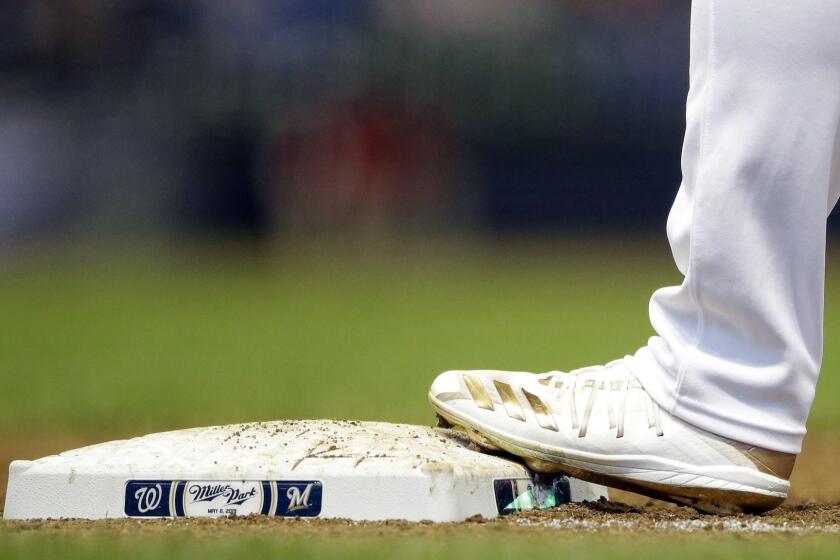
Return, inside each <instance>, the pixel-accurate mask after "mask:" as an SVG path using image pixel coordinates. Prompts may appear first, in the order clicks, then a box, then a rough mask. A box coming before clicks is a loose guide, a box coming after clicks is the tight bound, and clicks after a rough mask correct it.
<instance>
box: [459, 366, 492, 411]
mask: <svg viewBox="0 0 840 560" xmlns="http://www.w3.org/2000/svg"><path fill="white" fill-rule="evenodd" d="M464 384H465V385H466V386H467V389H468V390H469V392H470V395H471V396H472V398H473V401H475V404H476V406H478V407H479V408H483V409H484V410H496V408H495V407H494V406H493V400H492V399H491V398H490V393H488V392H487V389H485V388H484V385H482V384H481V381H479V380H478V379H476V378H475V377H473V376H472V375H465V376H464Z"/></svg>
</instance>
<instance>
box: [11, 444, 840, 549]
mask: <svg viewBox="0 0 840 560" xmlns="http://www.w3.org/2000/svg"><path fill="white" fill-rule="evenodd" d="M101 440H102V438H99V439H98V441H101ZM95 442H96V441H95V440H93V439H92V438H81V437H72V436H66V437H50V438H14V437H5V438H0V468H1V469H2V474H0V506H2V504H3V503H4V502H5V492H6V479H7V475H8V464H9V462H10V461H11V460H12V459H32V458H36V457H41V456H44V455H48V454H52V453H56V452H59V451H63V450H67V449H71V448H75V447H79V446H83V445H87V444H91V443H95ZM838 458H840V442H838V441H836V439H835V438H829V437H823V438H820V437H810V438H809V439H808V440H807V441H806V445H805V451H804V453H803V454H802V455H801V457H800V459H799V461H798V462H797V465H796V469H795V471H794V475H793V479H792V483H793V486H792V492H791V497H790V500H788V503H786V504H785V505H784V506H783V507H781V508H779V509H777V510H775V511H773V512H770V513H767V514H764V515H760V516H750V515H737V516H724V517H719V516H712V515H703V514H699V513H697V512H695V511H694V510H692V509H690V508H683V507H676V506H672V505H670V504H663V503H661V502H656V501H653V500H649V499H647V498H645V497H642V496H637V495H634V494H629V493H626V492H616V491H613V492H612V493H611V499H612V501H611V502H607V503H597V504H585V505H567V506H563V507H560V508H556V509H553V510H549V511H543V512H527V513H522V514H517V515H513V516H509V517H506V518H503V519H498V520H482V519H475V520H471V521H468V522H467V523H466V525H476V524H481V525H482V526H487V527H488V528H490V527H496V528H501V527H504V528H505V529H510V530H537V529H539V530H558V529H563V530H573V531H585V532H591V531H598V530H609V531H615V532H634V533H639V532H677V533H683V532H688V533H692V532H699V531H721V532H738V533H741V532H745V533H757V534H758V533H762V534H764V533H786V534H788V533H793V534H800V533H814V532H816V533H840V480H838V477H837V476H836V474H835V473H836V462H837V460H838ZM462 525H465V524H442V525H434V526H432V525H430V524H422V523H421V524H417V523H403V522H386V523H351V522H348V521H341V520H337V521H329V520H326V521H324V520H319V521H301V520H285V519H276V518H258V517H250V518H240V519H221V520H196V519H188V520H183V519H179V520H162V521H137V520H109V521H97V522H85V521H38V522H5V523H3V524H2V526H3V529H4V530H6V531H15V532H16V531H28V530H39V531H46V532H65V531H69V532H78V531H81V532H85V531H91V530H99V529H102V530H107V531H109V532H110V531H116V532H125V531H131V532H135V531H140V532H152V533H156V532H161V531H169V530H178V529H183V530H188V531H213V532H217V531H243V530H246V531H249V532H250V531H254V532H261V531H272V532H276V531H281V532H282V531H294V532H296V533H297V532H303V533H304V534H305V533H306V532H307V531H313V530H315V531H318V532H323V531H327V532H333V531H334V532H345V531H347V530H348V529H349V528H351V527H352V528H353V529H354V531H355V530H357V529H359V528H368V529H371V530H375V532H376V533H377V534H379V533H380V532H384V533H390V532H395V531H399V532H400V533H401V534H402V533H404V532H405V531H409V532H412V533H414V532H417V533H420V534H422V533H425V532H435V531H449V530H451V527H453V526H462ZM362 532H366V530H363V531H362Z"/></svg>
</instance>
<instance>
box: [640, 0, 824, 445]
mask: <svg viewBox="0 0 840 560" xmlns="http://www.w3.org/2000/svg"><path fill="white" fill-rule="evenodd" d="M682 168H683V182H682V185H681V187H680V190H679V193H678V194H677V198H676V202H675V203H674V207H673V210H672V212H671V215H670V218H669V220H668V237H669V240H670V242H671V247H672V250H673V254H674V258H675V260H676V264H677V267H678V268H679V270H680V271H681V272H682V274H683V275H684V276H685V278H684V281H683V283H682V285H680V286H675V287H670V288H663V289H661V290H659V291H657V292H656V293H655V294H654V296H653V299H652V300H651V304H650V316H651V321H652V323H653V327H654V329H655V331H656V332H657V333H658V336H656V337H654V338H652V339H651V340H650V341H649V343H648V345H647V346H646V347H645V348H643V349H642V350H640V351H639V352H638V354H636V356H635V357H633V358H632V359H630V360H629V365H630V367H631V368H632V370H633V372H634V373H635V374H636V375H637V376H638V377H639V379H640V381H641V382H642V384H643V385H644V387H645V388H646V390H647V391H648V392H649V393H650V395H651V396H652V397H653V399H654V400H656V401H657V402H658V403H659V404H660V405H661V406H662V407H663V408H665V409H666V410H669V411H670V412H671V413H672V414H673V415H675V416H676V417H678V418H681V419H683V420H685V421H686V422H689V423H691V424H693V425H695V426H698V427H700V428H703V429H705V430H708V431H710V432H713V433H716V434H719V435H722V436H724V437H728V438H731V439H734V440H737V441H740V442H744V443H750V444H753V445H758V446H761V447H765V448H768V449H772V450H776V451H782V452H787V453H798V452H799V451H800V450H801V444H802V438H803V437H804V435H805V423H806V420H807V417H808V412H809V409H810V407H811V404H812V402H813V398H814V389H815V385H816V382H817V376H818V374H819V370H820V364H821V360H822V348H823V287H824V272H825V244H826V217H827V215H828V213H829V212H830V211H831V209H832V207H833V206H834V204H835V202H836V201H837V197H838V191H840V1H838V0H694V3H693V7H692V23H691V66H690V91H689V94H688V104H687V128H686V136H685V144H684V148H683V158H682Z"/></svg>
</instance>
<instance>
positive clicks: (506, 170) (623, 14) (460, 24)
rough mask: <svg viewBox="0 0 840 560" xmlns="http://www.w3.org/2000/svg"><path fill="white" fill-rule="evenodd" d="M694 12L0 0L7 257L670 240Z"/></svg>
mask: <svg viewBox="0 0 840 560" xmlns="http://www.w3.org/2000/svg"><path fill="white" fill-rule="evenodd" d="M689 8H690V6H689V2H687V1H685V2H674V1H673V0H670V1H669V0H599V1H598V2H591V1H586V0H518V1H516V2H511V1H510V0H236V1H222V2H220V1H213V0H179V1H177V2H173V1H170V0H119V1H116V2H115V1H113V0H5V1H4V2H2V3H0V239H2V240H7V241H8V240H12V241H14V240H17V239H30V238H32V237H40V236H55V235H72V234H76V233H79V234H85V233H91V232H93V233H99V232H102V233H114V234H120V233H126V232H131V233H135V232H141V233H142V232H150V233H157V232H167V233H172V234H174V235H177V234H181V233H186V234H190V235H192V234H195V233H204V232H209V233H213V234H216V233H233V234H245V235H282V234H284V233H287V232H291V233H316V234H318V233H322V232H326V233H335V234H339V235H367V234H374V235H379V234H393V233H397V234H399V233H403V232H414V231H422V232H451V231H455V232H458V231H491V232H494V231H541V230H553V229H563V230H580V229H590V230H600V229H604V228H607V229H627V228H649V227H656V228H658V229H662V227H663V226H664V222H665V216H666V212H667V209H668V207H669V205H670V203H671V199H672V197H673V194H674V192H675V191H676V188H677V186H678V182H679V177H680V170H679V154H680V149H681V139H682V133H683V126H684V116H683V113H684V104H685V95H686V90H687V72H688V29H689Z"/></svg>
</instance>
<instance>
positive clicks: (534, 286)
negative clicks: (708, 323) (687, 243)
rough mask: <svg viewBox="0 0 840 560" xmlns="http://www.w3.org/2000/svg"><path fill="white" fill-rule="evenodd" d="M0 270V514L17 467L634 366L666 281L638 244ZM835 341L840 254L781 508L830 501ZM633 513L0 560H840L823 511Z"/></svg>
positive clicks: (55, 257) (134, 543) (50, 552)
mask: <svg viewBox="0 0 840 560" xmlns="http://www.w3.org/2000/svg"><path fill="white" fill-rule="evenodd" d="M4 261H5V264H4V267H3V269H2V270H0V312H1V313H2V316H3V321H2V327H0V328H2V333H0V376H2V387H1V388H0V469H2V476H0V504H2V499H3V498H2V497H3V496H4V494H5V484H6V480H5V476H6V472H7V465H8V462H9V461H10V460H11V459H13V458H34V457H37V456H41V455H44V454H48V453H54V452H57V451H61V450H64V449H67V448H70V447H76V446H79V445H82V444H87V443H94V442H98V441H103V440H106V439H113V438H117V437H127V436H132V435H140V434H144V433H148V432H153V431H162V430H169V429H177V428H183V427H191V426H202V425H211V424H225V423H233V422H239V421H250V420H270V419H282V418H352V419H365V420H367V419H369V420H384V421H395V422H409V423H418V424H429V423H431V422H432V421H433V415H432V413H431V411H430V409H429V407H428V405H427V404H426V391H427V388H428V384H429V383H430V381H431V380H432V379H433V378H434V376H435V375H436V373H438V372H440V371H442V370H445V369H454V368H494V369H522V370H529V371H547V370H551V369H571V368H575V367H580V366H585V365H591V364H594V363H603V362H606V361H609V360H612V359H614V358H616V357H620V356H622V355H624V354H626V353H631V352H633V351H634V350H635V349H636V348H637V347H638V346H640V345H641V344H643V343H644V342H645V340H646V339H647V337H648V336H650V335H651V329H650V326H649V324H648V321H647V314H646V312H647V301H648V298H649V296H650V293H651V292H652V290H653V289H655V288H656V287H658V286H660V285H662V284H663V283H669V282H678V281H679V276H678V274H677V272H676V270H674V268H673V264H672V263H671V261H670V258H669V254H668V249H667V245H665V243H664V242H660V241H649V240H634V239H630V240H624V241H622V242H616V241H614V240H611V241H609V242H607V241H604V242H599V241H591V240H590V241H580V240H573V239H565V240H548V241H542V242H538V243H537V242H527V243H525V242H517V241H504V242H496V243H494V244H492V245H491V244H487V243H481V242H477V243H461V244H455V245H453V244H450V243H444V242H439V243H428V242H426V243H420V242H411V243H401V244H394V245H391V246H382V245H379V246H376V247H369V246H361V247H360V246H359V245H352V246H351V245H346V246H342V245H340V244H336V243H325V244H318V243H311V242H307V243H292V244H288V245H280V246H272V247H254V246H236V245H220V246H208V245H206V244H205V245H195V246H182V247H181V248H179V249H172V248H171V247H170V248H161V247H155V246H154V245H152V244H148V245H144V246H143V248H140V249H138V247H137V246H132V247H131V248H130V250H129V249H128V247H123V246H121V245H119V244H115V245H113V246H108V247H102V246H99V247H95V248H91V247H87V248H78V247H74V248H67V247H50V248H44V247H41V248H38V249H33V250H30V251H27V252H24V253H16V254H13V255H12V254H7V255H6V256H5V258H4ZM838 340H840V255H830V256H829V276H828V281H827V296H826V352H825V364H824V374H823V376H822V379H821V380H820V384H819V387H818V395H817V401H816V404H815V406H814V409H813V413H812V417H811V420H810V423H809V428H810V435H809V439H808V441H807V443H806V453H805V454H804V455H803V457H802V461H800V464H799V466H798V467H797V472H796V473H795V478H794V494H793V496H792V501H793V503H794V504H806V503H807V502H809V501H810V502H817V503H820V504H831V503H835V504H836V503H838V502H840V483H838V481H837V480H836V475H834V474H832V473H833V472H834V470H835V469H834V463H835V462H836V460H837V459H838V458H840V408H838V407H837V405H836V403H837V402H840V375H837V370H838V369H840V343H835V342H836V341H838ZM576 507H580V506H576ZM645 507H646V506H641V505H637V507H636V508H635V509H634V508H629V509H625V510H621V511H620V512H617V513H614V514H613V513H611V512H610V511H605V510H604V509H603V508H601V509H599V510H597V511H596V512H595V513H597V514H598V517H597V519H595V520H593V521H592V522H591V523H589V522H586V523H584V522H580V523H577V522H575V520H576V519H578V520H579V519H580V518H581V515H582V513H581V511H580V510H575V509H570V510H568V511H566V512H565V513H563V512H562V511H561V512H559V513H558V514H557V515H556V516H555V517H554V518H552V519H548V520H546V519H544V518H538V519H537V518H532V517H528V516H527V515H526V516H524V517H522V518H518V519H514V520H513V521H511V520H507V521H504V522H488V523H478V522H473V523H465V524H457V525H447V526H442V527H432V526H428V525H414V526H406V525H402V524H369V525H361V526H351V525H348V524H346V523H340V522H336V523H330V522H319V523H305V522H288V521H287V522H284V521H282V520H270V521H265V520H263V521H258V520H236V521H221V522H201V523H198V522H192V523H190V522H189V520H186V521H179V522H177V523H172V522H168V521H165V522H152V523H146V524H141V523H138V522H134V521H131V522H111V523H77V522H48V523H11V522H0V558H15V557H21V558H23V557H37V556H42V557H66V558H110V557H124V558H199V557H200V558H208V559H211V558H236V557H242V558H246V557H247V558H251V557H272V558H279V557H283V556H291V557H341V558H348V557H349V558H353V557H359V558H368V557H385V556H403V557H410V558H415V557H416V558H427V557H459V558H482V559H487V558H494V557H516V556H520V555H521V556H524V557H536V556H541V557H553V558H557V557H558V556H559V555H569V556H570V557H592V558H621V557H633V556H646V557H650V556H651V555H655V554H658V555H665V554H669V553H670V552H673V551H674V550H675V549H674V547H675V546H679V547H680V548H679V551H680V556H681V557H684V558H695V557H696V558H700V557H703V558H729V557H743V556H745V555H752V554H754V555H756V557H764V556H773V555H775V554H779V555H784V556H785V557H787V558H808V557H825V556H830V555H832V554H833V555H837V554H840V513H838V508H837V507H836V506H830V505H825V506H822V505H813V504H812V505H811V506H808V507H806V506H805V505H795V506H794V507H792V508H790V509H788V510H786V512H785V513H784V515H788V514H789V515H790V517H791V520H792V522H791V523H790V524H789V525H790V526H787V525H785V519H784V517H783V515H782V516H779V515H778V514H777V515H776V517H774V518H773V519H772V520H768V521H767V522H764V521H762V520H761V519H760V518H751V519H742V520H741V521H737V522H735V521H733V520H729V521H726V520H722V521H710V518H709V517H708V516H706V517H705V518H704V517H699V518H695V517H691V518H685V515H686V514H685V513H678V514H674V515H676V516H677V517H676V518H673V519H672V518H670V517H668V516H669V515H671V514H667V515H666V514H664V513H663V510H662V509H661V507H659V506H657V507H655V508H654V509H652V510H648V509H645ZM797 508H798V509H797ZM589 513H593V512H589ZM564 515H565V517H563V516H564ZM634 515H635V516H637V517H638V519H636V518H634V517H633V516H634ZM611 516H612V517H611ZM680 516H682V517H680ZM583 517H586V516H585V515H584V516H583ZM611 519H612V520H613V521H610V520H611ZM634 519H635V521H634ZM656 519H664V520H665V521H667V522H663V523H659V524H658V525H657V522H656ZM668 519H670V521H668ZM570 520H571V521H570ZM683 521H685V523H683ZM739 523H740V525H738V524H739ZM692 527H693V528H695V529H696V528H702V529H703V530H702V531H693V530H692ZM739 527H740V528H741V529H742V530H739V529H738V528H739ZM768 527H769V528H768ZM788 529H791V530H788ZM812 529H814V530H816V531H814V530H812Z"/></svg>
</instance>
